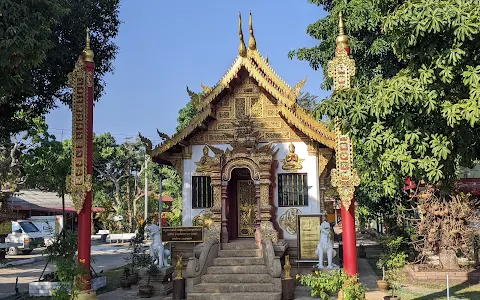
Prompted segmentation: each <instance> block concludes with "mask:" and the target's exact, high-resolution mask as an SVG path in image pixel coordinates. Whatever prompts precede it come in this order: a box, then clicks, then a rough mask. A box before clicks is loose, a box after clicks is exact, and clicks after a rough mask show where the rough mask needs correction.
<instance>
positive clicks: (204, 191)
mask: <svg viewBox="0 0 480 300" xmlns="http://www.w3.org/2000/svg"><path fill="white" fill-rule="evenodd" d="M211 183H212V180H211V179H210V176H192V187H193V188H192V208H209V207H212V204H213V187H212V185H211Z"/></svg>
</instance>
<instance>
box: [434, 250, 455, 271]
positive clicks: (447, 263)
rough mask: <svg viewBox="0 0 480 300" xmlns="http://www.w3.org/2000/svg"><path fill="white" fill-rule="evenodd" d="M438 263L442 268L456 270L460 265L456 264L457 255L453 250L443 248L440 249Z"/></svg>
mask: <svg viewBox="0 0 480 300" xmlns="http://www.w3.org/2000/svg"><path fill="white" fill-rule="evenodd" d="M439 257H440V265H441V266H442V269H444V270H458V269H459V268H460V267H459V265H458V259H457V255H456V254H455V251H453V250H444V249H442V250H441V251H440V255H439Z"/></svg>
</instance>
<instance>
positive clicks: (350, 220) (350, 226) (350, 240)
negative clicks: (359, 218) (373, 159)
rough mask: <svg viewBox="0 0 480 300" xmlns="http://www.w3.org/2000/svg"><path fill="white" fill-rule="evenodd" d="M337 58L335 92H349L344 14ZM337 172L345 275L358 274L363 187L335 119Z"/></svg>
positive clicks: (351, 66) (331, 66)
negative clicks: (358, 202)
mask: <svg viewBox="0 0 480 300" xmlns="http://www.w3.org/2000/svg"><path fill="white" fill-rule="evenodd" d="M338 31H339V34H338V37H337V40H336V44H337V46H336V48H335V57H334V58H333V59H332V60H331V61H329V62H328V76H330V77H332V78H333V87H334V91H335V92H337V91H340V90H345V89H349V88H350V87H351V82H350V78H351V77H352V76H354V75H355V61H354V60H353V59H352V58H351V57H350V46H349V44H348V36H346V35H345V32H344V24H343V18H342V13H340V14H339V21H338ZM335 135H336V143H335V144H336V145H335V152H336V155H335V156H336V169H333V170H332V173H331V178H332V186H333V187H335V188H337V191H338V194H339V196H340V201H341V203H342V204H341V214H342V241H343V253H344V255H343V257H344V268H345V272H346V273H347V274H349V275H352V276H353V275H355V274H357V245H356V237H355V205H354V202H355V201H354V194H355V187H356V186H358V185H359V184H360V178H359V176H358V173H357V170H356V169H355V168H354V166H353V145H352V141H351V139H350V136H349V135H347V134H342V132H341V128H340V122H339V120H338V119H336V120H335Z"/></svg>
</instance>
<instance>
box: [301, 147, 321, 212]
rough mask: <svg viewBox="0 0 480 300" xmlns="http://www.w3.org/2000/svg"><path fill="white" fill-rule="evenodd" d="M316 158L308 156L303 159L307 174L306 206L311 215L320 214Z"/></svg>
mask: <svg viewBox="0 0 480 300" xmlns="http://www.w3.org/2000/svg"><path fill="white" fill-rule="evenodd" d="M317 160H318V158H317V156H313V155H308V156H307V157H306V158H305V162H304V166H305V167H306V168H307V172H308V179H307V180H308V187H309V189H308V200H309V203H308V206H309V207H310V212H311V213H319V212H320V196H319V194H320V190H319V182H318V179H319V178H318V161H317ZM305 167H304V168H305Z"/></svg>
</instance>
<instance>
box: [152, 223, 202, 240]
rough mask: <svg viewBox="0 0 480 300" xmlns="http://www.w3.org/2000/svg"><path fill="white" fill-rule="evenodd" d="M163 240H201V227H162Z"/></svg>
mask: <svg viewBox="0 0 480 300" xmlns="http://www.w3.org/2000/svg"><path fill="white" fill-rule="evenodd" d="M162 241H163V242H191V243H202V242H203V227H201V226H191V227H162Z"/></svg>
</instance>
